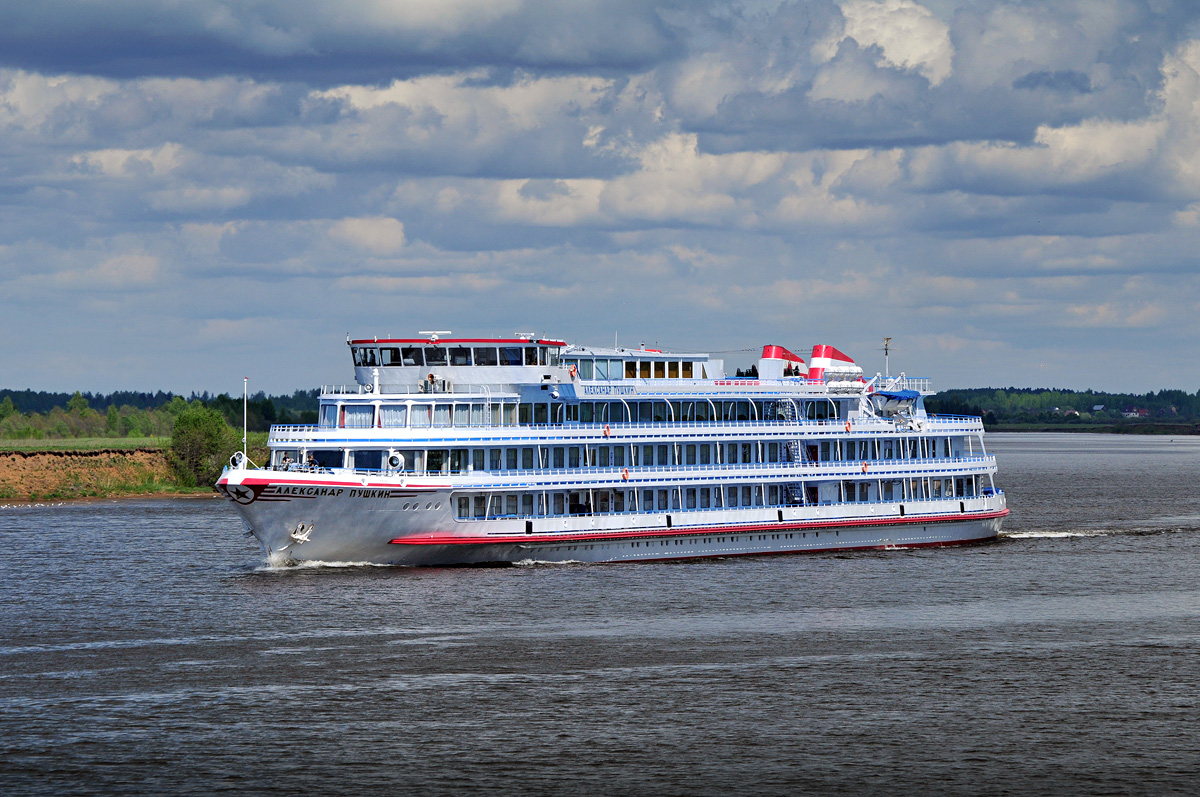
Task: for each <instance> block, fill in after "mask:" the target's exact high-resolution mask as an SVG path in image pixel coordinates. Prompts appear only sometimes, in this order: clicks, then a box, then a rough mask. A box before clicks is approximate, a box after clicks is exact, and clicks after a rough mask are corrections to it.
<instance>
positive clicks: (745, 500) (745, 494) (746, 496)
mask: <svg viewBox="0 0 1200 797" xmlns="http://www.w3.org/2000/svg"><path fill="white" fill-rule="evenodd" d="M742 506H750V487H749V486H746V487H743V488H742Z"/></svg>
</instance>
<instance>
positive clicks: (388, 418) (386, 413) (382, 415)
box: [379, 404, 408, 429]
mask: <svg viewBox="0 0 1200 797" xmlns="http://www.w3.org/2000/svg"><path fill="white" fill-rule="evenodd" d="M407 424H408V407H406V406H405V405H403V404H384V405H382V406H380V408H379V425H380V426H384V427H387V428H389V429H396V428H400V427H403V426H406V425H407Z"/></svg>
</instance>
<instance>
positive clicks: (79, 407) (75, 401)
mask: <svg viewBox="0 0 1200 797" xmlns="http://www.w3.org/2000/svg"><path fill="white" fill-rule="evenodd" d="M87 409H88V402H87V399H85V398H84V397H83V394H82V393H80V392H79V391H78V390H76V391H75V395H73V396H71V398H70V400H69V401H68V402H67V412H70V413H72V414H74V415H82V414H83V413H84V411H85V410H87Z"/></svg>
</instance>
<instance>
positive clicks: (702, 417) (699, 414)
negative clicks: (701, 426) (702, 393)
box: [696, 401, 709, 421]
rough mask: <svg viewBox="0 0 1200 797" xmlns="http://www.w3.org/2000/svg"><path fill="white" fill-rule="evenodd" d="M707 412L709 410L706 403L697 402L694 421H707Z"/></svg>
mask: <svg viewBox="0 0 1200 797" xmlns="http://www.w3.org/2000/svg"><path fill="white" fill-rule="evenodd" d="M708 410H709V406H708V402H707V401H697V402H696V420H697V421H707V420H708V419H709V418H708Z"/></svg>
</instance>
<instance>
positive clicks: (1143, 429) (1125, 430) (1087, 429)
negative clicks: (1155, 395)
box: [987, 423, 1200, 435]
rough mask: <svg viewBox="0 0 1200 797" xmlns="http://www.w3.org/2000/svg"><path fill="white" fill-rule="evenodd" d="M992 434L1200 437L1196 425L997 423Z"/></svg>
mask: <svg viewBox="0 0 1200 797" xmlns="http://www.w3.org/2000/svg"><path fill="white" fill-rule="evenodd" d="M987 431H988V432H989V433H990V432H1000V433H1003V432H1055V433H1062V432H1065V433H1067V434H1071V433H1075V434H1080V433H1089V434H1136V435H1200V424H1196V423H996V424H988V426H987Z"/></svg>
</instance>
